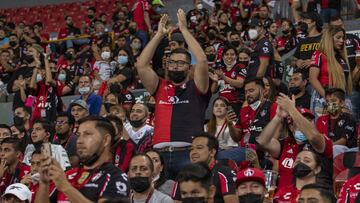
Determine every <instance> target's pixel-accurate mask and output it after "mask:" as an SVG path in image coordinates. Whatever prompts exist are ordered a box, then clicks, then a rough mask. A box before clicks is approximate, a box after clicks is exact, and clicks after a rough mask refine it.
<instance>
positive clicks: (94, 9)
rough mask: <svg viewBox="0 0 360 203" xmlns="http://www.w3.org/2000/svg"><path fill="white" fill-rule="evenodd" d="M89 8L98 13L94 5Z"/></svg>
mask: <svg viewBox="0 0 360 203" xmlns="http://www.w3.org/2000/svg"><path fill="white" fill-rule="evenodd" d="M87 10H92V11H94V13H96V8H95V7H94V6H91V7H89V8H88V9H87Z"/></svg>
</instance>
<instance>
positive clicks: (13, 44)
mask: <svg viewBox="0 0 360 203" xmlns="http://www.w3.org/2000/svg"><path fill="white" fill-rule="evenodd" d="M9 45H10V46H12V47H14V46H16V45H17V43H16V42H15V41H10V42H9Z"/></svg>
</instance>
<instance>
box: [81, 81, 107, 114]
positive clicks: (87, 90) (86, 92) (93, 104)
mask: <svg viewBox="0 0 360 203" xmlns="http://www.w3.org/2000/svg"><path fill="white" fill-rule="evenodd" d="M78 87H79V88H78V91H79V93H80V95H81V96H80V99H82V100H84V101H86V103H87V104H88V106H89V107H88V108H89V114H90V115H98V114H99V113H100V110H101V104H102V97H100V96H99V95H97V94H95V93H94V90H93V84H92V79H91V77H90V76H88V75H83V76H81V77H80V78H79V86H78Z"/></svg>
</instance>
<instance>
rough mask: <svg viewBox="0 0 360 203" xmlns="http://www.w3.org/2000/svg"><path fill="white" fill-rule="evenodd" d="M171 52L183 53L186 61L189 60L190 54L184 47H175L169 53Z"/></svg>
mask: <svg viewBox="0 0 360 203" xmlns="http://www.w3.org/2000/svg"><path fill="white" fill-rule="evenodd" d="M173 54H184V55H185V56H186V60H188V62H189V63H190V62H191V54H190V53H189V52H188V51H187V50H186V49H184V48H176V49H174V50H173V51H172V52H171V55H173Z"/></svg>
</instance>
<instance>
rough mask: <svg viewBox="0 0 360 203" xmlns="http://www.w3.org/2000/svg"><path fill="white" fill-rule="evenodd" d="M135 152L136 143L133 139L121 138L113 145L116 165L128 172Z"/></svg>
mask: <svg viewBox="0 0 360 203" xmlns="http://www.w3.org/2000/svg"><path fill="white" fill-rule="evenodd" d="M134 154H135V144H134V142H133V141H132V140H131V139H128V140H119V141H118V142H117V143H116V144H115V145H114V146H113V156H114V159H113V160H114V165H115V166H116V167H118V168H120V169H121V171H123V172H126V171H127V170H128V168H129V164H130V160H131V157H132V156H133V155H134Z"/></svg>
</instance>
